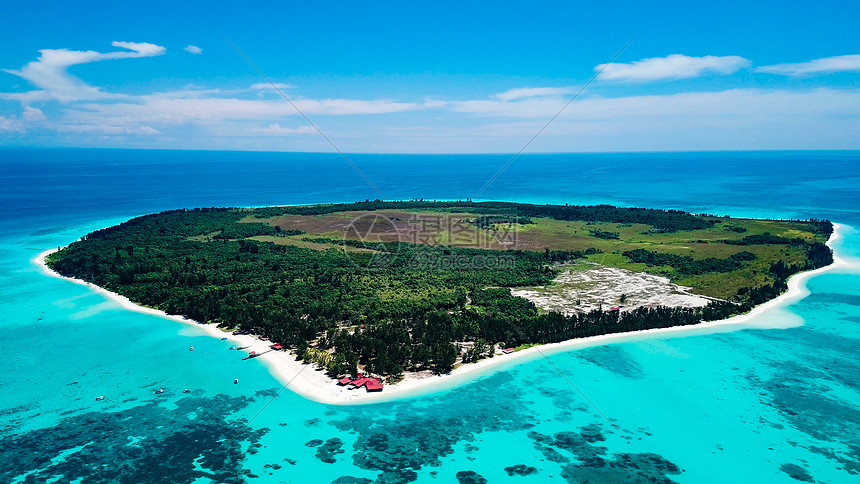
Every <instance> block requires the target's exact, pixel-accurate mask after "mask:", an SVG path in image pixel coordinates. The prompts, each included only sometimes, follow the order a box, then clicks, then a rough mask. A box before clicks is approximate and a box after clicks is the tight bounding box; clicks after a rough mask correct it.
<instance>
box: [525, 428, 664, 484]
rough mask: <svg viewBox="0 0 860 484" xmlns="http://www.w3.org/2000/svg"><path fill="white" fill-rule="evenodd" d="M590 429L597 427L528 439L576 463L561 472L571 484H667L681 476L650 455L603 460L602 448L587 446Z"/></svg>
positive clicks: (604, 454)
mask: <svg viewBox="0 0 860 484" xmlns="http://www.w3.org/2000/svg"><path fill="white" fill-rule="evenodd" d="M594 427H598V428H599V426H598V425H590V426H588V427H585V428H584V429H583V430H585V429H588V431H587V432H580V433H577V432H559V433H557V434H555V436H554V437H550V436H548V435H543V434H540V433H538V432H529V437H530V438H531V439H532V440H534V442H535V447H537V448H538V449H541V450H544V449H549V450H553V451H555V453H557V454H559V455H561V453H560V452H558V451H559V450H561V451H564V452H567V453H569V454H571V455H572V456H573V458H574V459H576V460H577V461H579V462H580V463H578V464H574V463H571V464H567V465H566V466H564V467H563V468H562V470H561V475H562V477H564V479H565V480H567V481H568V482H571V483H581V482H589V483H600V482H606V483H611V482H634V483H639V482H641V483H646V482H651V483H671V482H674V481H673V480H672V479H670V478H669V477H668V476H670V475H676V474H680V473H681V469H679V468H678V466H676V465H675V464H673V463H672V462H669V461H668V460H666V459H665V458H663V457H662V456H660V455H657V454H654V453H648V452H646V453H637V454H628V453H621V454H617V455H615V456H612V457H610V456H607V455H606V453H607V449H606V447H600V446H596V445H593V443H592V442H591V440H593V439H594V437H593V436H594V434H595V431H596V429H595V428H594ZM544 453H545V455H546V452H544Z"/></svg>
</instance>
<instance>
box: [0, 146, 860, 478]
mask: <svg viewBox="0 0 860 484" xmlns="http://www.w3.org/2000/svg"><path fill="white" fill-rule="evenodd" d="M350 158H351V159H352V160H353V161H354V162H355V163H356V165H357V166H358V167H359V168H360V169H361V170H362V171H363V172H364V173H365V174H366V176H367V177H368V178H370V179H371V180H373V182H374V183H375V184H376V185H377V186H378V188H379V192H381V193H379V192H377V191H376V190H375V189H373V188H371V187H370V186H369V185H368V184H367V183H366V182H365V181H364V179H363V178H362V177H361V176H360V175H358V174H357V173H356V172H355V171H354V170H353V169H352V168H351V167H350V166H349V165H348V164H347V163H346V162H345V161H344V160H343V159H341V158H340V157H339V156H338V155H333V154H301V153H257V152H203V151H142V150H141V151H126V150H83V149H81V150H77V149H75V150H71V149H69V150H67V149H55V150H50V149H39V150H37V149H33V150H30V149H0V389H2V393H0V482H4V483H5V482H39V483H41V482H76V483H77V482H80V483H88V482H129V483H138V482H172V483H191V482H249V483H254V482H260V483H269V482H291V483H305V482H322V483H330V482H331V483H339V484H346V483H370V482H380V483H395V482H431V483H432V482H439V483H482V482H489V483H496V482H523V483H527V482H532V483H538V482H562V483H563V482H569V483H580V482H589V483H600V482H689V483H701V482H720V483H723V482H751V483H761V482H767V483H771V482H774V483H779V482H783V483H791V482H827V483H839V482H860V437H858V436H860V269H858V267H860V264H858V260H860V233H858V232H857V231H856V230H855V229H854V227H860V152H731V153H670V154H666V153H648V154H557V155H523V156H521V157H519V158H518V159H516V160H515V161H514V162H513V163H512V164H511V165H510V167H509V168H508V169H507V170H505V171H504V172H503V173H501V174H500V175H499V177H498V178H497V179H496V181H495V182H494V183H493V184H491V185H490V186H489V188H487V190H486V191H484V192H483V193H481V194H480V196H477V194H478V192H479V191H480V190H481V188H482V187H483V186H484V184H485V183H486V182H487V180H488V179H490V178H491V177H492V176H493V175H494V174H496V172H497V171H498V170H499V169H500V168H501V167H502V166H503V165H504V164H505V163H506V162H507V161H508V159H509V156H503V155H351V156H350ZM375 198H384V199H413V198H424V199H466V198H473V199H475V200H509V201H522V202H533V203H571V204H594V203H608V204H614V205H621V206H640V207H653V208H672V209H682V210H687V211H691V212H695V213H703V212H704V213H712V214H719V215H732V216H737V217H771V218H804V219H805V218H810V217H814V218H828V219H831V220H833V221H834V222H838V223H840V224H843V225H845V226H846V227H845V229H844V230H843V231H842V232H843V233H844V238H842V239H841V240H840V241H839V242H838V243H837V244H836V250H837V253H838V255H839V256H841V257H843V258H845V259H847V260H848V261H849V262H850V263H851V266H850V267H848V268H846V269H842V270H837V271H831V272H827V273H825V274H822V275H818V276H815V277H813V278H811V279H810V280H809V282H808V285H807V287H808V289H809V291H810V294H809V295H808V296H807V297H806V298H804V299H802V300H801V301H799V302H797V303H795V304H793V305H790V306H788V307H784V308H781V309H778V310H775V311H771V312H770V313H768V314H766V315H764V316H762V318H766V319H768V320H769V321H768V324H758V325H756V324H751V325H749V326H747V327H736V328H732V329H730V330H729V329H724V330H721V331H715V332H703V334H698V335H694V336H690V335H687V336H671V337H670V336H662V337H642V338H641V339H638V340H636V341H633V342H626V343H616V344H610V345H605V346H599V347H594V348H589V349H583V350H577V351H571V352H567V353H558V354H553V355H551V356H550V357H549V358H550V359H551V363H550V362H548V361H547V360H545V359H544V358H541V357H536V359H534V360H533V361H531V362H527V363H523V364H519V365H516V366H510V365H509V366H508V367H502V368H499V369H497V370H495V371H492V372H487V373H485V374H482V375H478V376H475V377H474V378H473V379H471V380H468V381H462V382H457V383H452V388H449V389H446V390H445V391H438V392H436V393H431V394H427V395H424V396H421V397H413V398H410V399H404V400H400V401H395V402H389V403H381V404H373V405H360V406H331V405H323V404H319V403H315V402H311V401H308V400H305V399H303V398H301V397H299V396H297V395H295V394H293V393H292V392H290V391H289V390H288V389H287V390H284V391H281V390H282V387H281V385H280V384H279V383H278V381H276V380H275V379H274V378H273V377H272V376H271V375H270V374H269V373H268V371H267V370H266V368H264V367H263V366H261V365H259V364H258V363H256V362H254V361H249V362H243V361H240V360H239V359H238V358H236V354H235V352H230V351H228V349H227V347H228V346H229V343H228V342H226V341H220V340H217V339H214V338H210V337H208V336H205V335H203V333H202V331H200V330H199V329H198V328H196V327H194V326H189V325H184V324H181V323H178V322H174V321H170V320H166V319H163V318H159V317H156V316H150V315H146V314H140V313H135V312H129V311H127V310H124V309H122V308H121V307H120V306H119V305H117V304H116V303H114V302H112V301H110V300H108V299H106V298H105V297H103V296H101V295H99V294H97V293H94V292H93V291H91V290H90V289H88V288H86V287H84V286H81V285H77V284H73V283H71V282H68V281H65V280H61V279H58V278H53V277H48V276H46V275H45V274H43V273H42V272H41V271H40V270H39V268H38V266H37V265H36V264H34V263H33V261H32V260H33V258H34V257H36V255H37V254H39V253H40V252H42V251H44V250H46V249H49V248H56V247H58V246H64V245H67V244H69V243H70V242H73V241H74V240H76V239H77V238H78V237H80V236H82V235H84V234H86V233H87V232H90V231H92V230H94V229H98V228H101V227H104V226H108V225H113V224H116V223H119V222H122V221H124V220H127V219H129V218H131V217H133V216H137V215H141V214H144V213H150V212H155V211H161V210H167V209H175V208H183V207H186V208H191V207H208V206H263V205H285V204H301V203H320V202H350V201H356V200H364V199H375ZM755 326H770V327H771V328H770V329H762V328H761V327H755ZM189 346H194V347H195V351H193V352H189V351H188V347H189ZM553 365H554V366H556V367H558V368H559V369H561V370H562V371H563V372H564V373H565V374H566V375H568V376H569V378H570V381H571V382H573V383H574V384H575V385H576V387H577V388H578V389H579V390H581V392H582V393H579V392H578V391H577V390H575V389H574V388H573V387H572V386H571V383H570V382H568V381H567V380H565V379H563V378H560V377H559V375H558V373H557V371H556V369H555V368H554V367H553ZM234 378H239V379H240V382H241V383H240V384H238V385H236V384H233V379H234ZM156 388H165V389H167V391H166V393H165V394H163V395H158V396H156V395H154V393H153V390H154V389H156ZM182 388H189V389H191V390H192V393H191V394H183V393H181V391H180V389H182ZM98 395H104V396H106V399H105V400H102V401H96V400H95V397H96V396H98ZM583 395H585V396H587V398H588V399H589V400H590V402H588V401H586V400H585V399H584V397H583ZM595 409H599V411H600V412H598V411H597V410H595ZM604 416H605V418H604ZM607 419H608V420H607ZM609 421H611V422H612V424H611V425H610V423H609Z"/></svg>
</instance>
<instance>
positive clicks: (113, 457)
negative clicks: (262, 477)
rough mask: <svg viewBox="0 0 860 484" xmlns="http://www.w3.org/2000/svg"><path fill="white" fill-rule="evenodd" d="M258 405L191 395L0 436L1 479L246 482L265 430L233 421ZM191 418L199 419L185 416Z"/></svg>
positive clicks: (223, 398)
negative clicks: (252, 452)
mask: <svg viewBox="0 0 860 484" xmlns="http://www.w3.org/2000/svg"><path fill="white" fill-rule="evenodd" d="M251 401H253V399H251V398H245V397H229V396H226V395H217V396H214V397H211V398H202V397H189V398H183V399H180V400H178V401H176V402H175V408H165V407H163V406H161V405H159V404H157V403H155V402H151V403H148V404H146V405H139V406H136V407H132V408H130V409H127V410H119V411H114V412H88V413H84V414H81V415H78V416H74V417H68V418H65V419H63V420H61V421H60V422H59V423H58V424H57V425H56V426H53V427H48V428H43V429H38V430H34V431H30V432H25V433H23V434H20V435H15V436H10V437H4V438H2V439H0V462H3V466H2V469H0V482H11V481H12V480H13V478H15V477H16V476H19V475H21V474H24V473H27V472H30V471H32V472H30V474H28V476H27V477H26V478H25V479H24V482H46V481H49V480H52V479H55V478H57V477H58V476H62V478H63V482H72V481H76V480H77V481H79V482H81V483H95V482H139V483H145V482H172V483H192V482H194V481H196V480H198V479H201V478H204V479H210V480H212V481H215V482H223V483H239V482H245V479H244V478H243V477H242V476H247V477H250V475H249V472H250V471H248V470H247V469H245V468H244V467H243V462H244V460H245V455H246V450H245V449H244V448H243V444H242V441H244V442H246V443H249V445H250V447H251V448H255V447H256V446H258V445H259V444H258V441H259V440H260V438H261V437H262V436H263V435H264V434H265V433H266V432H267V431H268V429H260V430H252V429H249V428H246V423H247V421H246V420H245V419H236V418H231V417H230V416H231V415H232V414H234V413H235V412H236V411H238V410H241V409H244V408H245V407H247V406H248V404H249V403H250V402H251ZM192 412H193V413H194V414H195V415H196V418H193V419H189V418H188V417H187V415H189V413H192Z"/></svg>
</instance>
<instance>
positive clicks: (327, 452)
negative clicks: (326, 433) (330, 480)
mask: <svg viewBox="0 0 860 484" xmlns="http://www.w3.org/2000/svg"><path fill="white" fill-rule="evenodd" d="M342 447H343V441H342V440H340V439H338V438H337V437H335V438H332V439H328V440H326V441H325V443H324V444H322V445H321V446H319V448H317V453H316V458H317V459H319V460H321V461H323V462H325V463H326V464H334V463H335V462H336V460H335V458H334V456H336V455H337V454H343V453H344V450H343V448H342Z"/></svg>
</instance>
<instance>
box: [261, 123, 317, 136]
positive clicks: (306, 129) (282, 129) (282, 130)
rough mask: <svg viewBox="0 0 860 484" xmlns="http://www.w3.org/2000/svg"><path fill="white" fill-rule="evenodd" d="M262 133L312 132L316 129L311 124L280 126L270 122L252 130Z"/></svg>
mask: <svg viewBox="0 0 860 484" xmlns="http://www.w3.org/2000/svg"><path fill="white" fill-rule="evenodd" d="M252 131H255V132H258V133H264V134H313V133H316V132H317V131H316V130H315V129H314V128H312V127H311V126H299V127H298V128H285V127H281V125H280V124H279V123H272V124H270V125H268V126H266V127H265V128H258V129H255V130H252Z"/></svg>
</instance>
